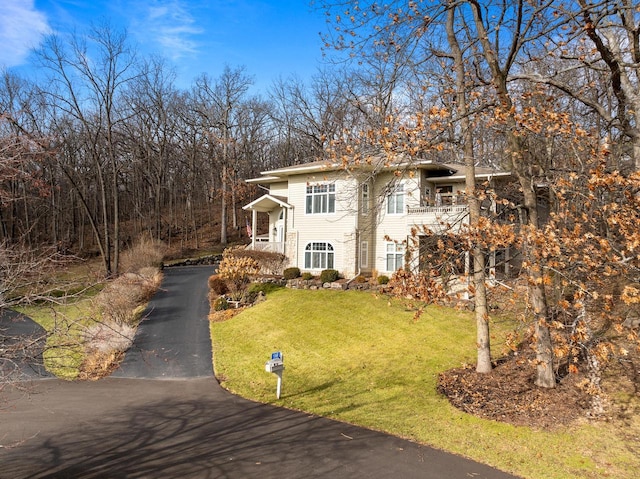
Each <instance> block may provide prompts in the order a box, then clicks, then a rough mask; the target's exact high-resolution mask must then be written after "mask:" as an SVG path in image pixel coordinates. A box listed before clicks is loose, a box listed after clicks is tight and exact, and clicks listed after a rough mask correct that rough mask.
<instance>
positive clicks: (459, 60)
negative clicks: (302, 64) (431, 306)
mask: <svg viewBox="0 0 640 479" xmlns="http://www.w3.org/2000/svg"><path fill="white" fill-rule="evenodd" d="M454 17H455V8H450V9H449V10H448V11H447V23H446V29H447V39H448V41H449V47H450V48H451V53H452V57H453V62H454V70H455V84H456V109H457V113H458V116H459V117H460V124H461V127H462V132H463V133H462V134H463V153H464V164H465V167H466V172H465V187H466V196H467V201H468V203H469V227H470V229H471V230H472V231H473V230H474V229H476V228H477V227H478V222H479V220H480V201H479V199H478V196H477V194H476V174H475V159H474V149H473V131H472V125H471V120H470V117H469V112H468V107H467V98H466V86H465V67H464V57H463V54H462V50H461V49H460V45H459V43H458V39H457V38H456V36H455V29H454V23H455V22H454V20H455V18H454ZM472 255H473V287H474V292H473V294H474V306H475V308H474V313H475V318H476V347H477V350H478V351H477V364H476V371H477V372H479V373H488V372H490V371H491V369H492V365H491V339H490V337H491V336H490V334H489V321H488V319H489V315H488V310H487V289H486V283H485V280H486V277H485V276H486V273H485V259H484V252H483V251H482V248H480V246H479V245H478V244H475V245H474V246H473V250H472Z"/></svg>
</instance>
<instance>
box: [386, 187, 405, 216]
mask: <svg viewBox="0 0 640 479" xmlns="http://www.w3.org/2000/svg"><path fill="white" fill-rule="evenodd" d="M387 213H388V214H390V215H400V214H402V213H404V185H403V184H402V183H398V184H396V185H394V187H393V189H392V190H391V193H390V194H389V196H387Z"/></svg>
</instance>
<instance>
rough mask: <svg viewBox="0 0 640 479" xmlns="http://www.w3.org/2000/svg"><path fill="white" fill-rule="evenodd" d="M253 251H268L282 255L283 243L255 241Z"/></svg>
mask: <svg viewBox="0 0 640 479" xmlns="http://www.w3.org/2000/svg"><path fill="white" fill-rule="evenodd" d="M253 249H254V250H256V251H269V252H271V253H282V254H284V243H283V242H276V241H256V243H255V247H254V248H253Z"/></svg>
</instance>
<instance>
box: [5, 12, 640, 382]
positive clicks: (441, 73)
mask: <svg viewBox="0 0 640 479" xmlns="http://www.w3.org/2000/svg"><path fill="white" fill-rule="evenodd" d="M319 3H320V8H322V9H323V10H324V11H325V12H326V14H327V19H328V23H329V25H330V27H331V28H330V29H329V30H328V31H327V33H326V35H325V37H324V39H325V44H326V53H327V57H328V58H329V59H331V60H332V61H333V63H331V64H327V66H326V67H325V68H324V69H323V70H320V71H319V72H318V74H317V76H316V77H315V78H314V80H313V81H312V82H310V84H305V83H303V82H302V81H300V80H299V79H296V78H295V77H292V78H287V79H282V80H280V81H278V82H276V83H275V84H274V85H273V86H272V88H271V89H270V90H269V92H268V93H266V94H265V95H264V96H263V97H262V96H254V95H251V94H250V86H251V84H252V77H251V76H250V74H249V73H248V72H247V70H246V69H245V68H244V67H229V66H227V67H226V68H225V70H224V72H223V73H222V74H221V75H220V76H219V77H218V78H210V77H209V76H207V75H202V76H200V77H199V78H196V79H195V80H194V82H193V86H192V87H191V88H190V89H187V90H182V89H179V88H177V87H176V85H175V78H174V75H173V72H172V71H171V69H170V67H168V66H167V63H166V62H165V61H164V60H162V59H159V58H141V57H140V56H138V55H137V53H136V51H135V48H134V47H133V45H132V44H131V43H130V42H129V39H128V38H127V35H126V33H125V32H120V31H116V30H114V29H113V28H111V27H110V26H109V25H107V24H105V25H99V26H97V27H95V28H94V29H93V30H92V31H91V32H88V33H87V34H86V35H81V34H77V35H76V36H74V37H71V38H61V37H56V36H51V37H49V38H48V39H47V41H46V42H45V43H44V44H43V45H41V46H40V48H39V49H38V51H36V52H35V53H34V57H33V59H34V60H33V61H34V62H36V63H37V65H38V67H39V69H40V72H41V73H42V75H40V76H39V77H38V78H37V79H27V78H20V77H18V76H17V75H15V74H14V73H12V72H11V71H5V72H3V74H2V77H3V78H2V80H3V81H2V85H1V87H0V112H1V117H0V119H1V122H0V136H1V137H0V151H1V155H2V156H1V161H2V164H1V165H2V169H1V172H2V177H1V181H2V189H1V190H0V194H1V195H2V204H1V205H0V225H1V229H0V235H1V237H2V241H3V242H4V244H6V245H27V246H31V247H35V246H44V245H48V246H56V247H58V248H59V249H62V250H70V251H74V252H76V253H82V252H94V251H95V252H99V254H100V256H101V258H102V259H103V264H104V272H105V274H106V275H107V276H112V275H115V274H117V272H118V265H119V254H120V251H121V250H122V248H123V246H124V245H127V244H131V243H132V241H134V240H135V239H136V238H137V237H139V236H140V235H141V234H142V233H148V234H150V235H151V236H152V237H153V238H155V239H159V240H162V241H165V242H167V243H171V241H172V239H173V238H176V237H180V238H181V239H182V240H183V241H191V242H192V244H193V245H194V246H195V247H196V248H197V247H200V246H201V245H203V244H204V242H205V241H212V238H203V237H202V236H201V234H200V233H199V230H200V228H201V226H202V224H203V223H204V222H205V220H209V219H210V218H214V217H216V218H221V220H220V224H219V225H218V226H219V228H218V231H219V236H217V237H216V238H215V242H216V243H220V244H222V245H225V244H226V243H227V241H228V234H229V232H233V231H237V230H238V228H239V227H240V226H241V225H243V224H244V219H243V218H241V217H239V215H240V214H241V213H240V211H241V210H239V206H241V205H242V204H244V203H246V201H247V200H248V199H250V198H252V197H254V195H255V194H256V193H257V192H254V191H251V190H250V189H249V188H248V187H247V186H246V184H245V183H244V182H243V180H244V179H245V178H250V177H254V176H256V174H257V173H258V172H260V171H263V170H267V169H271V168H276V167H280V166H288V165H292V164H297V163H303V162H307V161H312V160H317V159H322V158H334V159H335V158H338V159H340V160H342V161H343V162H344V164H345V167H348V166H350V165H353V164H362V163H366V162H367V160H368V158H370V157H371V156H370V155H371V154H372V153H373V152H375V153H379V152H380V151H384V152H385V153H386V154H387V155H388V157H389V158H390V159H391V158H393V157H394V156H395V155H399V154H405V155H409V156H410V157H433V158H435V159H437V160H438V161H441V162H451V163H464V164H466V165H467V166H468V171H469V172H470V173H469V176H468V178H467V196H468V198H469V204H470V207H471V209H470V211H471V225H470V228H469V235H468V238H467V249H468V251H471V252H472V253H473V255H474V258H475V263H474V290H475V291H476V292H477V293H478V294H476V320H477V324H478V345H479V353H478V354H479V355H478V358H479V360H478V371H484V372H486V371H488V370H490V369H491V358H490V355H489V354H488V351H489V332H488V324H487V311H486V304H483V303H482V298H483V296H484V294H482V290H483V288H484V284H485V277H484V274H485V267H484V263H483V261H484V255H485V254H486V252H487V251H492V250H495V249H496V248H500V247H503V246H505V245H507V244H509V245H513V246H517V248H518V249H519V250H520V251H522V265H523V268H522V273H523V276H524V277H525V278H527V288H528V291H527V301H528V304H529V310H528V312H529V314H530V316H531V318H530V320H531V321H530V324H531V326H532V329H533V335H532V337H533V338H534V342H535V349H536V353H537V359H536V362H537V367H538V374H537V384H538V385H540V386H544V387H553V386H554V385H555V381H556V376H557V375H556V372H557V358H558V357H563V358H565V359H566V365H567V367H569V368H570V367H571V366H572V365H573V364H574V362H575V363H577V362H578V358H584V357H585V354H586V357H587V358H589V360H590V361H591V364H592V366H593V367H595V368H597V367H598V366H597V365H596V364H595V362H597V361H598V360H599V359H603V358H605V357H608V356H610V355H613V354H623V353H624V351H623V349H624V348H622V346H620V347H619V348H617V349H615V350H614V349H613V348H610V346H609V345H608V344H609V343H605V342H604V341H602V337H603V334H604V331H610V330H611V328H612V327H615V328H618V329H617V331H619V332H620V334H622V329H620V328H622V324H623V323H624V321H625V320H628V319H629V318H631V319H633V315H634V314H636V313H637V312H636V311H635V309H634V308H636V307H637V305H638V303H640V288H639V287H638V281H639V276H638V273H639V268H640V259H639V258H640V255H639V253H638V248H640V232H639V229H638V224H639V220H640V216H639V215H640V213H639V210H640V208H639V206H640V176H639V170H640V126H639V125H638V114H639V113H638V112H640V10H639V7H638V6H637V4H635V3H634V2H633V1H632V0H602V1H595V2H587V1H585V0H575V1H572V2H557V1H551V0H547V1H542V2H530V1H526V0H517V1H513V2H493V1H484V2H480V1H477V0H464V1H463V0H460V1H409V2H405V1H390V2H388V3H384V4H379V3H377V2H370V1H366V2H347V4H345V3H344V2H332V1H329V0H327V1H323V2H319ZM477 166H491V167H495V168H502V169H507V170H510V171H512V172H513V174H514V175H515V178H516V179H517V183H518V187H519V191H514V192H512V194H510V195H505V196H500V197H495V198H494V199H495V201H497V202H499V203H501V204H503V205H504V206H505V207H506V208H508V209H510V211H511V212H512V214H511V218H512V221H511V222H510V223H509V224H504V223H500V224H498V223H496V222H491V221H490V220H487V219H482V218H481V216H480V204H481V202H482V200H483V199H484V198H485V197H486V196H487V195H494V192H491V191H486V189H485V188H484V187H483V185H476V184H475V181H474V175H473V168H474V167H477ZM213 211H215V212H216V213H215V214H213V213H212V212H213ZM203 212H205V213H208V216H207V214H205V216H203V215H202V213H203ZM547 213H548V214H547ZM621 305H622V306H621ZM560 331H562V335H560V333H559V332H560ZM625 334H627V333H625ZM628 334H629V335H631V336H633V337H632V338H631V339H632V342H633V341H636V340H637V331H636V332H634V331H633V330H629V332H628ZM634 335H635V336H634ZM559 338H562V339H559ZM605 344H607V345H606V346H605ZM620 348H622V349H620ZM586 351H590V352H589V353H586ZM592 352H595V353H597V354H592Z"/></svg>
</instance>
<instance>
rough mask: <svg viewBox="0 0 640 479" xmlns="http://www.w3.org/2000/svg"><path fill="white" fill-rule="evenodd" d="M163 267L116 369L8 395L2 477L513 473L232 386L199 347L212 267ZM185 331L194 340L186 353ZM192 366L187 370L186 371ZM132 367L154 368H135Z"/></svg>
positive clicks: (371, 478)
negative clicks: (246, 394) (159, 284)
mask: <svg viewBox="0 0 640 479" xmlns="http://www.w3.org/2000/svg"><path fill="white" fill-rule="evenodd" d="M165 273H166V276H165V277H166V280H165V282H164V283H163V291H162V292H160V293H159V294H158V295H156V297H154V299H153V300H152V302H151V305H150V314H149V316H148V319H147V320H146V321H144V322H143V323H142V325H141V328H140V330H139V333H138V335H137V336H136V341H135V343H136V344H135V348H134V349H133V352H132V355H131V356H129V355H127V356H128V357H127V358H126V360H125V362H124V363H123V366H122V368H121V371H120V372H119V373H118V374H117V376H120V377H112V378H109V379H106V380H102V381H98V382H71V383H69V382H63V381H58V380H54V379H44V380H40V381H38V382H37V383H34V385H33V386H32V389H31V394H30V397H29V398H25V397H22V396H19V394H20V393H19V392H17V391H13V392H10V393H9V394H8V395H7V394H5V397H6V398H7V399H8V403H6V404H7V405H8V406H7V407H5V409H4V410H2V411H0V444H2V445H3V447H0V478H2V479H22V478H24V479H26V478H242V479H245V478H247V479H251V478H260V479H271V478H273V479H276V478H278V479H282V478H286V479H289V478H293V479H296V478H301V479H302V478H337V479H342V478H367V479H375V478H389V477H396V478H398V479H404V478H407V479H412V478H416V479H417V478H421V479H442V478H447V479H449V478H476V479H479V478H487V479H507V478H513V476H510V475H507V474H504V473H502V472H499V471H496V470H494V469H491V468H489V467H487V466H484V465H481V464H478V463H475V462H473V461H468V460H466V459H463V458H460V457H457V456H454V455H451V454H447V453H444V452H441V451H436V450H434V449H431V448H429V447H425V446H420V445H417V444H414V443H412V442H409V441H404V440H401V439H398V438H395V437H393V436H388V435H385V434H380V433H376V432H373V431H369V430H366V429H362V428H357V427H354V426H350V425H347V424H343V423H339V422H336V421H331V420H328V419H323V418H318V417H315V416H311V415H308V414H304V413H299V412H294V411H289V410H286V409H280V408H276V407H273V406H267V405H261V404H257V403H254V402H251V401H247V400H244V399H241V398H238V397H235V396H233V395H231V394H229V393H228V392H226V391H224V390H223V389H222V388H221V387H220V386H219V385H218V383H217V382H216V381H215V379H214V378H213V375H212V374H211V366H210V364H211V363H210V357H209V358H204V357H203V354H204V353H203V352H202V349H200V348H201V347H202V345H200V343H201V342H202V343H206V342H205V341H204V340H202V336H200V334H201V333H200V331H201V329H202V328H203V326H206V323H204V322H203V314H204V315H205V317H206V312H205V310H206V308H203V306H202V301H205V299H204V297H203V296H201V294H202V292H203V288H204V291H206V278H207V276H208V275H209V274H210V273H211V269H209V268H206V267H193V268H180V269H171V270H167V271H166V272H165ZM192 281H193V282H194V283H193V284H192ZM202 283H204V286H203V285H202ZM174 288H177V289H182V288H184V289H185V291H186V292H185V293H179V292H178V291H177V290H174ZM183 294H186V295H187V296H186V299H187V304H183V303H182V302H183V301H184V299H185V297H183V296H182V295H183ZM204 296H206V294H205V295H204ZM183 307H184V308H186V309H184V310H183V309H182V308H183ZM190 322H194V323H196V324H197V326H193V325H191V324H188V323H190ZM165 323H171V324H165ZM164 327H167V328H168V329H167V330H166V331H168V332H169V331H174V333H169V334H171V336H170V337H169V338H165V337H162V336H157V335H159V334H164V333H160V332H159V329H156V328H164ZM176 327H177V328H178V329H184V331H185V333H186V335H185V336H180V335H179V334H178V332H175V330H174V329H173V328H176ZM192 327H193V328H194V329H193V330H192V329H191V328H192ZM204 329H206V327H205V328H204ZM187 331H192V332H190V333H187ZM191 334H194V335H195V336H193V337H195V338H197V340H196V341H195V343H197V344H198V345H200V346H198V347H197V348H196V349H195V350H194V352H192V353H189V354H187V350H188V344H190V343H191V342H192V341H191V340H190V339H189V335H191ZM152 338H156V340H157V343H156V342H155V341H154V340H153V339H152ZM181 338H182V339H181ZM208 348H209V351H210V346H208ZM205 349H206V348H205ZM131 357H134V358H137V359H136V360H135V361H133V360H131V359H130V358H131ZM194 358H197V360H195V359H194ZM201 360H202V361H203V362H204V361H207V366H206V368H205V369H208V371H207V374H203V371H202V369H201V368H202V365H201V362H200V361H201ZM141 362H142V364H143V366H142V369H139V368H140V363H141ZM163 366H164V367H163ZM191 368H193V369H192V370H193V374H195V375H196V376H197V377H196V378H186V377H185V375H188V371H189V370H191ZM136 370H140V371H142V372H141V373H140V374H142V376H143V377H152V378H154V379H137V378H136V379H134V378H133V376H135V374H137V373H135V372H134V371H136ZM172 374H175V375H177V376H179V378H178V379H175V378H172V376H171V375H172ZM5 393H6V392H5Z"/></svg>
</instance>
